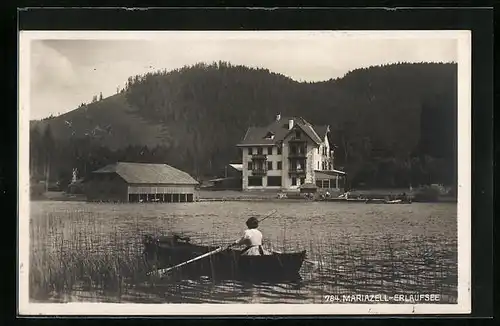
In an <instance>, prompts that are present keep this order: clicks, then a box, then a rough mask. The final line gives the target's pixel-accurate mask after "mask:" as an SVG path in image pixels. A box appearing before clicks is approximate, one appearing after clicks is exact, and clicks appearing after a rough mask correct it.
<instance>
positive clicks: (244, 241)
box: [231, 217, 265, 256]
mask: <svg viewBox="0 0 500 326" xmlns="http://www.w3.org/2000/svg"><path fill="white" fill-rule="evenodd" d="M246 224H247V227H248V229H246V230H245V232H244V233H243V236H242V237H241V238H240V239H238V240H236V241H235V242H234V243H233V244H232V245H231V246H237V245H246V248H245V249H243V251H242V252H241V255H243V256H261V255H264V254H265V252H264V249H263V248H262V233H261V232H260V231H259V230H257V228H258V227H259V220H257V218H255V217H250V218H249V219H248V220H247V222H246Z"/></svg>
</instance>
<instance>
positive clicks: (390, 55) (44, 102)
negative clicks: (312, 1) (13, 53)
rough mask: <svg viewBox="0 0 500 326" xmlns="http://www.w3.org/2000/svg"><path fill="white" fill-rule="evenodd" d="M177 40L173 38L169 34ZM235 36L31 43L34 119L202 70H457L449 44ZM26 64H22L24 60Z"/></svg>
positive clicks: (302, 77) (319, 73)
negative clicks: (139, 79)
mask: <svg viewBox="0 0 500 326" xmlns="http://www.w3.org/2000/svg"><path fill="white" fill-rule="evenodd" d="M170 35H173V34H170ZM256 35H257V34H254V35H253V36H252V37H243V36H238V34H235V33H233V34H231V36H230V37H227V36H220V35H212V36H210V35H208V36H207V35H206V34H205V35H199V34H198V35H197V34H195V35H190V36H189V37H187V36H185V35H173V36H171V37H163V38H162V39H152V38H144V39H138V38H136V39H103V38H99V39H91V38H87V39H76V38H73V39H71V38H67V39H37V40H32V41H31V42H30V69H29V71H30V119H41V118H44V117H47V116H49V115H59V114H62V113H65V112H68V111H71V110H74V109H76V108H77V107H78V105H79V104H81V103H82V102H85V103H89V102H90V101H91V100H92V97H93V96H94V95H99V93H100V92H102V94H103V97H107V96H111V95H113V94H115V93H116V90H117V87H120V88H121V87H123V86H124V85H125V82H126V80H127V78H128V77H129V76H133V75H136V74H143V73H145V72H149V71H156V70H159V69H167V70H172V69H176V68H180V67H182V66H184V65H191V64H195V63H198V62H206V63H212V62H214V61H219V60H222V61H229V62H231V63H232V64H241V65H246V66H249V67H262V68H267V69H269V70H270V71H273V72H276V73H281V74H283V75H286V76H288V77H290V78H293V79H295V80H297V81H323V80H328V79H330V78H338V77H342V76H343V75H345V74H346V73H347V72H349V71H351V70H353V69H357V68H362V67H369V66H373V65H380V64H388V63H396V62H456V61H457V54H458V51H457V44H458V43H457V40H456V39H451V38H450V37H443V38H419V39H413V38H403V37H397V38H394V37H393V38H383V39H381V38H373V37H364V38H362V37H356V38H352V37H338V38H335V37H333V38H332V37H327V36H326V35H325V34H321V33H320V34H318V35H316V36H315V34H307V35H300V36H293V35H288V36H287V37H261V36H258V35H257V36H256ZM21 60H22V57H21Z"/></svg>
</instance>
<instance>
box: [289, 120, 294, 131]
mask: <svg viewBox="0 0 500 326" xmlns="http://www.w3.org/2000/svg"><path fill="white" fill-rule="evenodd" d="M292 128H293V119H290V120H288V130H292Z"/></svg>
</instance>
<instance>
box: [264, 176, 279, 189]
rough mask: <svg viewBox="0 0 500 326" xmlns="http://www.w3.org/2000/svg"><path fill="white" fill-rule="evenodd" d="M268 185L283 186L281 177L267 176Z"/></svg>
mask: <svg viewBox="0 0 500 326" xmlns="http://www.w3.org/2000/svg"><path fill="white" fill-rule="evenodd" d="M267 185H268V186H269V187H281V177H276V176H273V177H267Z"/></svg>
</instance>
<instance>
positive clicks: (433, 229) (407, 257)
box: [31, 202, 457, 303]
mask: <svg viewBox="0 0 500 326" xmlns="http://www.w3.org/2000/svg"><path fill="white" fill-rule="evenodd" d="M272 209H276V210H277V213H276V214H275V215H273V217H270V218H268V219H266V220H265V221H263V222H262V224H261V225H260V227H259V229H260V230H261V231H262V232H263V234H264V237H265V243H264V245H265V246H266V247H268V248H272V249H275V250H281V251H295V250H297V251H298V250H303V249H306V250H307V252H308V258H307V261H306V262H304V265H303V268H302V269H301V276H302V278H303V280H302V281H301V282H300V283H298V284H245V283H241V282H228V281H225V282H216V281H213V280H209V279H205V278H201V279H200V280H196V281H192V280H177V281H175V282H174V281H172V282H169V281H168V280H165V281H161V282H160V281H158V280H156V281H155V282H154V284H153V280H149V279H141V280H140V281H138V276H137V275H133V277H132V278H134V281H131V280H130V279H129V280H128V281H127V280H126V281H124V282H123V286H122V287H120V293H119V295H116V293H113V294H109V293H105V292H102V291H100V292H99V291H97V292H96V291H94V292H92V291H83V292H81V291H73V293H72V295H71V299H70V300H96V301H117V300H118V301H120V302H123V301H125V302H193V303H194V302H232V303H238V302H253V303H266V302H273V303H278V302H293V303H320V302H322V300H323V296H324V295H333V294H338V295H342V294H347V295H352V294H388V295H393V294H396V293H398V294H404V293H408V294H412V293H417V292H418V293H429V294H431V293H432V294H441V296H442V298H443V301H444V302H447V303H449V302H451V303H454V302H456V295H457V294H456V285H457V247H456V242H457V241H456V234H457V229H456V219H457V215H456V205H453V204H420V203H415V204H412V205H377V204H370V205H365V204H346V203H320V202H293V203H290V202H224V203H221V202H208V203H187V204H184V203H182V204H181V203H169V204H89V203H81V202H68V203H61V202H34V203H32V204H31V223H32V226H31V231H32V234H31V238H32V240H33V239H34V238H35V241H32V243H35V242H36V243H38V244H39V243H40V242H44V243H46V245H47V246H49V247H50V246H52V247H54V248H69V247H71V248H72V250H76V251H80V252H81V251H85V252H86V253H87V254H88V255H89V256H90V257H93V255H94V256H99V255H103V253H106V252H109V251H112V252H113V253H114V254H115V256H116V255H123V256H128V257H131V256H136V255H137V254H138V253H139V252H140V250H141V249H142V248H141V245H140V241H141V235H142V234H145V233H153V234H166V233H170V232H178V233H183V234H185V235H188V236H190V237H191V239H192V240H191V241H192V242H196V243H201V244H210V245H225V244H228V243H230V242H232V241H233V240H234V239H237V238H238V237H239V236H240V235H241V233H242V231H243V230H244V228H245V221H246V219H247V218H248V217H249V216H256V217H258V218H262V217H264V216H266V215H267V214H268V213H269V212H270V211H271V210H272ZM37 230H38V231H37ZM44 230H45V231H44ZM46 230H49V231H48V232H47V231H46ZM76 242H77V243H76ZM37 250H40V249H39V248H33V247H32V251H33V252H36V251H37ZM62 251H63V250H61V253H59V254H58V256H57V257H65V256H64V255H63V253H62ZM65 252H66V254H67V255H71V250H67V251H65ZM59 259H61V258H59ZM65 259H67V260H68V261H71V260H70V259H69V258H65ZM89 259H91V258H89ZM139 278H140V277H139ZM91 293H93V294H92V295H91ZM99 293H100V294H99ZM67 300H69V299H67Z"/></svg>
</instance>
